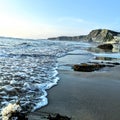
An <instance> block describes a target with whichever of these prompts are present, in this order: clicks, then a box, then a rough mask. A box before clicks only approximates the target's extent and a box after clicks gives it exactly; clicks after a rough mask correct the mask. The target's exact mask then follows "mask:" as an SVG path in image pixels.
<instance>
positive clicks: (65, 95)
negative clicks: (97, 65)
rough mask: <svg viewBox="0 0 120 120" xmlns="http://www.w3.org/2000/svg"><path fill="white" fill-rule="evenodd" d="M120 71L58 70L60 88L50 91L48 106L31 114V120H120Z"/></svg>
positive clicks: (112, 69)
mask: <svg viewBox="0 0 120 120" xmlns="http://www.w3.org/2000/svg"><path fill="white" fill-rule="evenodd" d="M119 70H120V66H116V67H114V68H111V69H110V71H106V72H101V71H97V72H90V73H86V72H75V71H68V70H58V71H59V77H60V80H59V82H58V84H57V86H54V87H53V88H52V89H49V90H48V91H47V92H48V96H47V97H48V101H49V103H48V105H47V106H45V107H42V108H41V109H39V110H37V111H35V112H33V113H30V115H29V120H39V119H40V118H41V117H42V118H41V120H47V119H46V117H47V116H48V115H49V114H55V113H59V114H61V115H63V116H68V117H71V118H72V120H119V119H120V114H119V111H120V102H119V101H120V96H119V91H120V81H119V78H120V74H119ZM42 115H43V116H42Z"/></svg>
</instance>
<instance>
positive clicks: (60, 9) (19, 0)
mask: <svg viewBox="0 0 120 120" xmlns="http://www.w3.org/2000/svg"><path fill="white" fill-rule="evenodd" d="M119 6H120V0H0V36H6V37H18V38H34V39H42V38H48V37H56V36H77V35H85V34H88V33H89V32H90V31H91V30H93V29H104V28H106V29H111V30H115V31H120V24H119V23H120V15H119V9H120V7H119Z"/></svg>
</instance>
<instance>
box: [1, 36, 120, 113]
mask: <svg viewBox="0 0 120 120" xmlns="http://www.w3.org/2000/svg"><path fill="white" fill-rule="evenodd" d="M92 47H93V48H95V47H96V45H95V44H92V43H91V44H90V43H83V42H69V41H67V42H65V41H61V42H60V41H48V40H24V39H5V38H0V108H1V109H2V108H4V107H5V106H6V105H8V104H9V103H14V102H16V101H17V100H19V101H20V103H21V105H22V106H23V107H24V110H25V111H26V110H27V111H29V110H30V111H34V110H35V109H37V108H40V107H42V106H44V105H46V104H47V103H48V100H47V97H46V96H47V92H46V91H45V90H46V89H49V88H51V87H52V86H54V85H56V84H57V82H58V80H59V75H58V74H59V73H58V71H57V69H58V67H59V69H60V68H62V69H66V68H67V69H68V70H70V69H71V66H72V65H73V64H77V63H82V62H89V61H91V60H95V58H96V57H110V58H119V57H120V53H119V52H118V53H112V52H109V53H108V52H99V53H98V52H95V51H91V50H88V49H90V48H92ZM103 61H105V60H103ZM1 109H0V110H1Z"/></svg>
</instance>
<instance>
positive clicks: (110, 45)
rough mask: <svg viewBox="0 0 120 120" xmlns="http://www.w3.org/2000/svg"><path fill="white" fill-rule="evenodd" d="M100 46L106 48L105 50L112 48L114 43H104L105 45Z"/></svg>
mask: <svg viewBox="0 0 120 120" xmlns="http://www.w3.org/2000/svg"><path fill="white" fill-rule="evenodd" d="M98 48H100V49H104V50H112V49H113V45H112V44H103V45H99V46H98Z"/></svg>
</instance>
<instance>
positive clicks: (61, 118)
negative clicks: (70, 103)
mask: <svg viewBox="0 0 120 120" xmlns="http://www.w3.org/2000/svg"><path fill="white" fill-rule="evenodd" d="M48 120H71V118H69V117H67V116H61V115H60V114H57V115H56V116H54V117H53V116H51V115H49V116H48Z"/></svg>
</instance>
